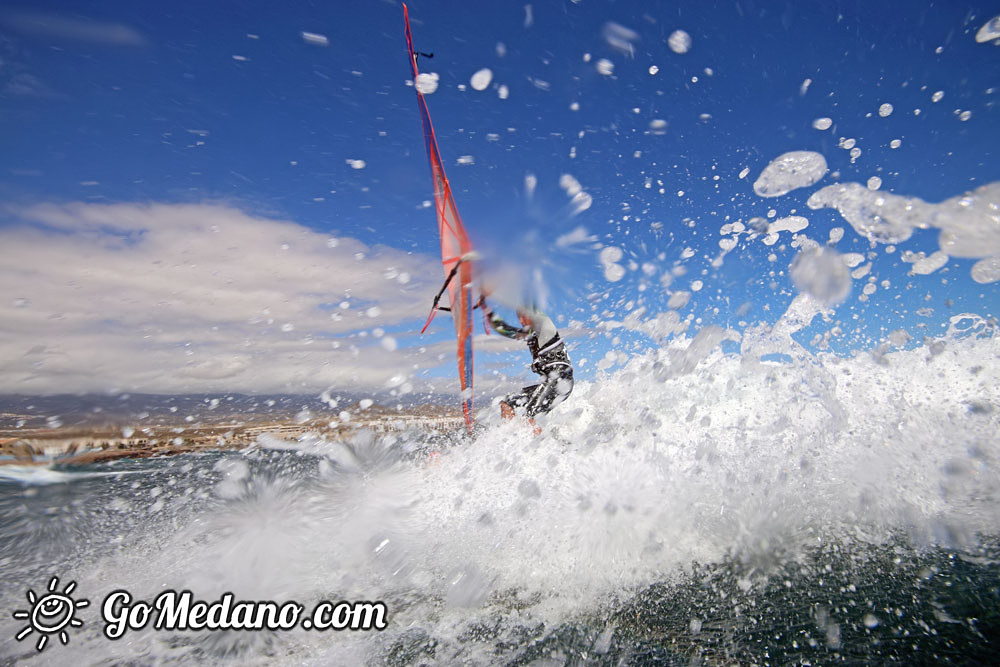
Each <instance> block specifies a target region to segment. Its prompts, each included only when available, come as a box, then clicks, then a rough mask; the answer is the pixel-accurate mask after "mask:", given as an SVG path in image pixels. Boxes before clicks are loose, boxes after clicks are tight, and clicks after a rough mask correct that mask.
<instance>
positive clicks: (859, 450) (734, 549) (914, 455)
mask: <svg viewBox="0 0 1000 667" xmlns="http://www.w3.org/2000/svg"><path fill="white" fill-rule="evenodd" d="M837 261H838V262H839V261H840V260H839V259H838V260H837ZM841 266H843V264H842V263H841ZM822 312H823V307H822V306H820V305H819V304H817V303H816V302H813V301H811V300H810V298H809V297H805V296H802V297H799V298H797V299H796V300H795V301H793V304H792V306H791V307H790V308H789V310H788V312H786V313H785V315H784V316H783V317H782V318H780V319H779V321H778V322H777V323H776V324H775V325H774V326H773V327H767V326H761V327H756V328H751V329H749V330H748V331H747V332H746V333H745V334H744V335H743V336H742V337H740V336H739V335H738V334H736V333H735V332H732V331H726V330H724V329H721V328H719V327H705V328H703V329H702V330H701V331H700V332H699V333H698V334H697V335H696V336H695V337H694V338H690V339H689V338H687V337H685V336H684V335H680V336H678V337H677V338H675V339H673V340H672V341H671V342H669V343H668V344H666V345H665V346H663V347H660V348H657V349H653V350H651V351H649V352H647V353H645V354H642V355H639V356H637V357H635V358H633V359H631V360H630V361H629V362H628V363H627V364H626V365H625V366H624V367H623V368H622V369H621V370H619V371H617V372H615V373H614V374H611V375H609V376H606V377H604V378H603V379H601V380H600V381H597V382H583V383H579V384H578V387H577V389H576V390H575V392H574V394H573V401H572V402H570V403H567V404H565V405H564V406H561V407H560V409H559V410H556V411H554V412H553V413H551V414H550V415H549V416H547V417H540V418H539V421H540V422H541V423H542V424H543V426H544V429H545V433H544V435H542V436H541V437H538V438H532V437H531V435H530V433H529V432H528V431H526V430H525V428H524V427H523V426H522V425H521V424H518V423H500V422H498V421H497V418H496V417H493V416H490V415H487V414H484V415H482V416H481V418H482V419H481V421H482V422H483V424H484V425H485V428H484V429H483V431H482V432H481V433H480V434H479V435H478V436H477V437H476V438H475V439H473V440H471V441H462V440H461V439H460V438H459V439H446V440H443V441H442V440H437V441H436V440H434V439H433V438H432V437H430V436H428V435H426V434H421V433H415V432H412V433H403V434H401V435H389V436H380V437H376V436H374V435H373V434H371V433H367V432H360V433H359V434H357V435H356V436H354V437H353V438H352V439H349V440H346V441H343V442H327V441H324V440H322V439H320V438H318V437H317V436H308V437H305V438H303V439H302V440H300V441H299V442H297V443H282V442H281V441H277V440H268V439H262V440H261V442H260V443H259V444H258V445H257V446H256V447H253V448H251V449H250V450H247V451H245V452H243V453H242V454H235V455H226V456H210V457H188V458H176V459H170V460H166V461H144V462H127V463H123V464H120V465H117V464H116V465H110V466H105V467H104V472H106V473H110V474H111V475H112V476H111V477H103V478H100V479H101V480H102V481H101V482H100V484H98V483H97V482H96V481H95V478H93V477H88V476H87V475H88V473H64V474H65V475H68V476H71V477H73V480H72V481H68V480H67V479H62V478H60V479H51V478H49V477H46V475H48V473H45V472H39V473H38V474H37V475H36V474H34V473H33V472H32V471H24V472H23V473H22V474H21V476H20V477H19V478H17V480H16V481H11V480H9V481H8V482H5V483H4V484H3V485H2V487H0V493H2V496H0V497H2V502H3V507H2V509H3V517H4V523H3V527H4V539H5V540H8V541H9V540H13V541H14V543H16V544H17V545H19V546H18V551H17V554H16V556H14V557H8V558H6V559H5V560H4V562H3V563H0V568H2V576H3V577H4V580H5V581H7V582H12V584H13V583H16V584H17V585H11V586H7V587H5V594H4V602H7V603H9V602H10V600H11V599H12V597H14V596H15V595H19V594H20V591H19V590H18V588H19V586H20V584H22V583H23V582H28V581H29V580H30V578H31V577H32V576H33V575H36V574H37V573H38V572H40V571H42V570H45V569H47V568H51V567H57V568H64V570H63V571H64V572H66V573H67V574H69V573H72V576H74V577H75V578H76V579H77V580H78V581H79V585H80V590H82V591H83V590H86V591H102V590H105V589H107V590H108V591H110V590H112V589H114V588H125V589H127V590H129V591H131V592H132V593H133V594H134V595H135V596H136V597H139V598H145V599H152V598H153V596H154V595H155V594H156V592H157V591H159V590H162V589H163V588H174V589H177V590H181V589H189V590H194V591H197V592H198V595H199V596H201V598H202V599H216V597H217V596H218V595H221V594H222V593H223V592H225V591H238V593H239V596H240V597H242V598H245V599H272V600H289V599H294V600H297V601H299V602H300V603H304V604H307V605H308V604H311V603H313V602H315V601H318V600H320V599H331V600H333V599H371V600H376V599H377V600H382V601H385V602H386V604H387V605H388V607H389V609H390V612H391V614H392V623H391V629H390V630H387V631H385V632H384V633H382V634H379V635H351V636H348V635H343V634H338V635H336V636H322V637H321V636H318V635H316V634H313V635H310V634H309V633H296V632H293V633H288V634H282V635H260V636H251V635H249V634H239V633H237V634H225V633H223V634H212V633H204V634H200V635H199V634H189V635H184V636H183V637H180V636H178V641H172V640H170V639H169V638H168V637H167V636H166V635H163V634H162V633H156V632H153V631H150V630H145V631H138V632H136V633H135V635H134V637H133V638H134V640H135V641H133V642H130V643H122V642H115V643H113V642H107V641H105V640H103V639H102V638H101V637H99V635H98V630H97V627H98V621H97V618H96V616H95V615H91V616H90V617H89V618H87V619H85V620H86V621H88V626H89V630H88V631H87V632H86V633H83V634H81V636H79V637H76V638H75V639H74V641H75V642H77V643H76V644H75V647H76V651H77V652H76V653H75V657H74V660H75V661H79V659H80V657H81V655H82V656H83V659H84V660H85V661H88V662H97V661H100V660H107V659H112V660H122V659H125V660H140V661H143V660H156V661H162V660H167V661H177V662H184V661H187V660H191V659H213V660H218V659H222V658H223V657H225V656H227V655H231V656H243V658H241V659H248V658H251V657H253V656H258V657H259V658H253V659H254V660H256V659H261V660H263V659H264V656H268V657H267V660H268V661H272V660H277V661H278V662H293V661H294V662H298V661H300V658H298V657H296V656H298V655H299V654H300V652H301V651H307V652H308V654H310V655H312V656H314V659H315V660H317V661H318V663H319V662H324V661H325V662H329V661H335V662H343V661H352V662H356V661H369V662H370V661H381V660H383V659H388V657H387V656H389V655H390V654H392V655H396V657H397V658H400V655H401V654H400V652H402V654H407V651H410V650H414V651H417V653H418V654H419V655H423V658H420V659H421V660H423V659H430V658H433V659H434V661H437V662H440V663H442V664H448V663H450V662H452V661H453V660H454V659H458V656H464V657H463V658H462V659H463V660H469V661H471V662H473V663H487V662H490V661H491V660H493V659H494V658H495V657H496V655H497V654H496V653H495V651H496V650H497V649H496V648H495V647H493V644H492V643H491V642H489V641H485V642H484V641H483V639H482V638H481V637H480V638H478V639H477V638H476V637H477V634H476V633H477V632H479V630H476V628H480V629H482V628H485V627H491V628H493V630H491V631H490V632H491V633H492V634H491V635H490V636H494V637H500V636H504V637H510V636H514V635H516V634H517V632H519V630H518V628H521V629H522V630H520V631H521V632H523V631H524V628H528V627H534V628H535V630H533V631H532V634H531V636H537V637H546V636H548V634H547V633H549V632H552V631H553V629H555V628H562V627H565V624H567V623H576V622H580V621H581V619H588V618H591V619H593V618H597V617H601V615H602V614H605V613H606V611H602V610H607V609H609V605H610V608H611V609H617V608H618V607H617V606H616V605H619V604H622V602H616V601H628V600H632V601H631V602H625V604H626V605H639V607H638V608H639V609H640V610H641V609H643V607H642V604H644V603H643V602H642V600H644V599H647V598H648V596H649V595H654V597H655V594H654V593H653V591H654V590H656V589H655V588H649V587H650V586H654V585H657V584H658V582H670V581H676V582H683V581H685V580H686V579H685V577H686V576H687V575H686V574H685V573H686V572H690V568H691V567H692V565H693V564H695V563H700V564H702V565H703V566H709V567H711V568H717V567H718V568H722V569H712V570H711V571H712V572H716V575H712V576H723V574H722V573H724V572H725V571H727V570H726V568H735V570H734V571H735V572H736V574H735V575H734V576H735V577H736V579H734V581H737V583H738V582H743V581H744V580H745V581H746V584H745V585H744V584H743V583H739V585H738V586H736V589H737V590H736V593H737V594H740V595H749V594H751V591H752V589H759V590H761V591H763V590H764V589H766V586H765V585H764V584H761V583H760V581H759V580H758V579H755V577H757V578H759V577H761V576H763V577H765V579H766V577H767V576H768V574H767V573H768V571H769V568H771V567H779V565H777V563H782V564H785V565H780V567H786V566H787V564H788V563H793V562H805V561H803V560H802V559H806V561H807V560H808V558H809V556H808V553H810V551H809V550H810V549H813V548H815V547H816V546H817V545H821V544H837V543H842V544H845V545H847V544H854V545H855V546H853V547H850V549H858V550H861V551H862V552H863V551H864V550H865V549H869V548H871V549H881V548H883V547H884V545H886V544H891V543H892V542H893V541H894V540H896V539H898V538H899V537H900V536H901V535H902V536H904V537H905V539H906V540H908V541H910V542H911V543H913V544H916V545H934V544H937V545H944V546H946V547H948V548H957V549H966V550H969V549H972V550H974V549H975V548H976V545H977V544H978V538H977V535H989V534H991V533H992V531H995V529H996V526H997V525H998V523H997V522H998V520H1000V481H998V480H1000V474H998V473H1000V470H998V469H997V466H998V465H1000V459H998V457H997V455H996V451H995V434H996V432H997V427H998V415H1000V390H998V387H1000V367H998V366H997V365H996V364H992V365H986V366H984V365H983V363H982V360H983V359H996V358H997V356H998V355H1000V347H998V341H1000V338H998V337H997V336H996V335H995V330H994V327H993V325H992V324H990V323H989V322H987V321H986V320H983V319H981V318H978V317H976V316H972V315H966V316H960V317H956V318H953V320H952V322H951V327H950V330H949V332H948V333H947V334H946V335H945V336H943V337H941V338H939V339H935V340H933V341H928V342H927V344H925V345H923V346H920V347H916V348H913V349H905V350H899V351H895V352H891V351H887V352H886V353H885V354H882V355H880V356H873V355H869V354H862V355H859V356H856V357H853V358H850V359H842V358H836V357H833V356H824V355H820V356H814V355H812V354H810V353H809V352H807V351H806V350H805V348H803V347H802V346H801V345H799V344H798V343H796V342H795V340H794V338H793V335H795V334H796V332H798V331H800V330H801V329H802V328H804V327H806V326H808V325H809V323H810V322H811V321H812V319H813V318H814V317H815V316H816V315H817V314H821V313H822ZM726 340H739V342H740V346H741V354H739V355H735V354H729V353H725V352H723V350H722V348H721V347H720V344H721V343H723V342H724V341H726ZM776 355H777V357H782V356H783V357H784V358H785V359H786V361H774V360H771V359H774V358H777V357H776ZM623 405H628V409H627V410H623V409H621V408H622V406H623ZM272 447H278V448H279V449H272ZM288 447H291V448H292V450H293V451H291V452H289V451H286V449H287V448H288ZM428 448H435V449H441V448H443V450H442V451H443V453H442V454H441V455H440V456H439V457H436V458H435V459H434V463H433V464H432V465H427V464H426V463H425V461H426V458H425V455H424V454H421V452H424V451H427V449H428ZM296 451H297V452H298V453H297V454H296ZM139 471H141V472H142V476H141V478H137V477H136V476H134V475H129V474H128V473H129V472H139ZM154 493H155V494H156V496H157V498H158V500H159V502H158V503H157V505H158V507H156V509H155V510H154V509H150V508H149V507H147V506H145V505H142V504H138V503H136V504H133V502H132V500H131V499H132V498H142V497H144V496H149V495H150V494H154ZM109 508H110V509H111V512H110V514H109V512H108V509H109ZM18 516H20V517H23V518H22V519H16V518H15V517H18ZM845 548H846V547H845ZM910 548H912V547H910ZM779 552H780V553H781V554H782V556H781V557H780V558H777V559H776V557H775V555H776V554H777V553H779ZM914 553H916V552H914ZM859 557H862V556H859ZM914 557H916V556H914ZM734 559H735V560H734ZM726 563H729V565H725V564H726ZM741 563H742V564H741ZM768 563H772V565H768ZM713 564H714V565H713ZM740 572H742V573H743V574H740ZM830 576H831V577H833V576H835V575H834V574H831V575H830ZM754 581H758V583H754ZM796 581H798V582H799V583H798V584H796V585H800V584H802V582H801V581H799V580H798V579H797V580H796ZM720 586H721V584H720ZM643 591H645V592H643ZM637 594H639V597H638V598H634V599H633V598H632V596H634V595H637ZM761 594H763V593H761ZM643 596H647V597H643ZM697 599H703V596H702V598H697ZM647 601H648V600H647ZM689 602H690V603H691V604H694V602H691V601H689ZM650 604H652V603H651V602H650ZM92 612H93V614H96V610H92ZM614 613H617V612H614ZM641 613H645V612H641ZM824 613H826V612H824ZM831 613H832V612H831ZM595 615H596V616H595ZM640 615H641V614H640ZM660 618H661V620H662V618H665V617H660ZM831 618H832V616H831ZM859 619H860V615H859ZM583 622H584V623H585V625H586V624H588V623H590V624H593V623H595V622H596V621H593V620H591V621H586V620H584V621H583ZM679 622H680V625H681V626H682V627H681V630H680V631H683V632H682V633H683V634H684V635H685V636H692V637H702V626H700V625H699V623H701V621H700V620H697V619H696V621H692V620H690V618H684V619H682V621H679ZM834 623H835V621H834V620H828V621H823V623H821V624H820V626H821V627H822V628H825V629H824V630H823V632H822V633H820V636H826V635H829V634H830V633H833V632H834V630H832V629H830V628H832V627H833V624H834ZM8 624H9V623H8ZM588 627H591V626H588ZM593 627H595V628H598V629H595V630H594V631H593V632H595V633H596V634H594V636H593V637H592V638H591V640H588V641H591V646H593V645H594V642H596V641H597V639H598V638H599V635H600V631H599V628H600V627H601V625H600V623H598V625H596V626H593ZM845 627H846V626H845ZM838 628H839V626H838ZM3 629H7V627H6V625H5V626H3ZM636 631H638V630H636ZM680 631H679V632H680ZM588 632H589V631H588ZM605 632H607V630H605ZM610 632H611V633H612V635H613V634H614V632H615V631H614V630H611V631H610ZM705 632H706V633H707V634H706V635H705V636H704V637H703V639H705V638H707V637H710V636H712V635H711V632H709V631H708V630H705ZM836 632H840V630H839V629H838V630H837V631H836ZM843 632H848V630H847V629H845V630H844V631H843ZM470 633H471V634H470ZM539 633H540V634H539ZM823 633H826V635H824V634H823ZM588 636H589V635H588ZM838 636H839V637H840V638H839V640H838V641H839V642H840V644H846V643H849V642H848V635H838ZM609 637H611V635H608V637H606V638H605V639H606V640H607V642H606V643H607V646H606V647H605V649H606V650H609V651H610V650H612V643H611V641H610V639H609ZM828 638H829V637H828ZM553 641H554V640H553ZM560 641H562V640H560ZM619 641H624V640H619ZM692 641H694V640H692ZM694 643H695V644H697V641H695V642H694ZM831 643H836V642H826V643H825V644H824V645H829V644H831ZM614 645H615V646H618V644H614ZM428 646H430V647H432V648H433V649H434V650H433V651H432V652H431V653H429V654H428V653H426V652H425V651H426V650H429V649H428ZM421 647H423V648H421ZM418 649H419V650H418ZM522 650H524V647H523V646H521V645H520V644H518V643H517V642H514V644H512V645H511V646H509V647H508V648H507V649H506V653H501V655H507V656H508V657H511V656H513V655H516V654H518V653H519V652H520V651H522ZM422 651H424V653H421V652H422ZM525 655H527V654H525ZM24 657H26V658H27V657H30V656H24ZM47 657H48V656H47ZM416 659H417V656H411V658H409V659H405V660H403V659H401V658H400V661H399V662H398V664H408V663H409V662H411V660H416ZM418 661H419V660H418ZM318 663H317V664H318Z"/></svg>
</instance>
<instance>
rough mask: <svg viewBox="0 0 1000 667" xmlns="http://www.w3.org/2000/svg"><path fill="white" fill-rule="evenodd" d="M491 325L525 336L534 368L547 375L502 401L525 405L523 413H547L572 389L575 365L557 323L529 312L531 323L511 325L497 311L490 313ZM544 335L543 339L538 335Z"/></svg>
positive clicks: (503, 333) (510, 334) (511, 335)
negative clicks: (523, 325)
mask: <svg viewBox="0 0 1000 667" xmlns="http://www.w3.org/2000/svg"><path fill="white" fill-rule="evenodd" d="M489 318H490V325H492V327H493V329H494V330H495V331H496V332H497V333H498V334H500V335H501V336H506V337H507V338H514V339H516V340H524V341H525V342H527V344H528V350H529V351H530V352H531V370H532V371H533V372H535V373H538V374H539V375H541V376H542V377H543V378H544V379H543V381H542V382H541V384H533V385H531V386H530V387H524V388H523V389H521V391H519V392H517V393H514V394H508V395H507V396H505V397H504V399H503V401H504V403H506V404H507V405H509V406H511V407H512V408H514V409H515V410H516V409H519V408H523V410H524V414H525V415H526V416H528V417H534V416H535V415H537V414H540V413H545V412H548V411H549V410H551V409H552V408H554V407H555V406H556V405H558V404H559V403H562V402H563V401H564V400H566V397H567V396H569V395H570V392H572V391H573V366H572V365H571V364H570V361H569V354H568V353H567V352H566V345H565V344H564V343H563V341H562V339H561V338H560V337H559V332H558V331H556V328H555V325H554V324H552V320H550V319H549V318H548V317H547V316H546V315H545V314H544V313H540V312H537V311H536V312H534V313H532V314H531V315H529V319H531V325H530V326H527V327H524V328H523V329H519V328H516V327H512V326H510V325H509V324H507V323H506V322H504V321H503V320H501V319H500V318H499V317H497V316H496V315H495V314H494V313H492V312H490V313H489ZM540 337H541V338H544V341H542V340H539V338H540Z"/></svg>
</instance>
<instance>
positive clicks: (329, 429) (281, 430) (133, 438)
mask: <svg viewBox="0 0 1000 667" xmlns="http://www.w3.org/2000/svg"><path fill="white" fill-rule="evenodd" d="M462 423H464V422H463V421H462V418H461V417H460V416H452V415H413V414H406V415H403V414H393V415H372V416H371V417H370V418H368V419H363V420H362V419H358V420H356V421H350V422H329V421H321V420H310V421H306V422H302V421H301V420H296V419H295V418H294V417H288V418H286V419H274V418H270V419H267V420H252V419H251V420H248V421H233V422H227V423H215V424H202V423H196V424H188V425H179V424H157V425H151V426H145V427H142V428H138V429H136V428H133V427H131V426H118V425H111V424H109V425H104V426H99V427H92V428H81V427H73V426H67V427H60V428H55V429H51V428H39V429H18V430H12V431H0V466H6V465H19V466H24V465H29V466H31V465H36V466H47V465H56V464H58V465H71V466H72V465H88V464H92V463H102V462H106V461H115V460H118V459H123V458H150V457H156V456H175V455H178V454H190V453H196V452H210V451H232V450H239V449H244V448H246V447H249V446H250V445H253V444H254V443H256V442H257V440H258V438H260V436H262V435H269V436H274V437H278V438H281V439H283V440H298V439H300V438H301V437H302V436H304V435H306V434H316V435H319V436H322V437H326V438H329V439H331V440H341V439H343V438H345V437H350V436H351V435H353V434H354V433H357V432H359V431H363V430H368V431H374V432H376V433H390V432H396V431H406V430H410V429H414V428H419V429H430V430H450V429H452V428H459V427H460V426H461V424H462Z"/></svg>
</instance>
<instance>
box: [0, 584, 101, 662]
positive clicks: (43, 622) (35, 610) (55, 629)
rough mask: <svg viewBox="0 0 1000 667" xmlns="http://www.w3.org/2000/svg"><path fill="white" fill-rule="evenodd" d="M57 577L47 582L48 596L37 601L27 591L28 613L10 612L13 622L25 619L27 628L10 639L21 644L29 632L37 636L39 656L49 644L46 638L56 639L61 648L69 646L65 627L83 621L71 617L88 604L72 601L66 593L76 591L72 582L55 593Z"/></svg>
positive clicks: (33, 594)
mask: <svg viewBox="0 0 1000 667" xmlns="http://www.w3.org/2000/svg"><path fill="white" fill-rule="evenodd" d="M58 587H59V577H52V581H50V582H49V592H48V593H46V594H45V595H43V596H42V597H38V596H37V595H35V592H34V591H33V590H31V589H29V590H28V602H30V603H31V609H30V610H28V611H23V610H18V611H15V612H14V618H17V619H28V625H27V626H25V627H24V628H22V629H21V631H20V632H18V633H17V636H15V637H14V639H16V640H17V641H21V640H22V639H24V638H25V637H27V636H28V635H30V634H31V633H32V632H33V631H35V632H38V634H39V635H41V636H40V637H39V638H38V644H36V645H35V648H36V649H38V651H39V652H41V651H42V649H44V648H45V645H46V644H47V643H48V641H49V635H55V634H58V635H59V639H60V640H61V641H62V643H63V644H68V643H69V634H68V633H67V632H66V628H67V627H68V626H74V627H79V626H81V625H83V621H81V620H80V619H78V618H76V617H75V616H74V614H75V613H76V610H77V609H81V608H83V607H86V606H87V605H89V604H90V600H74V599H73V598H71V597H70V593H72V592H73V589H74V588H76V582H75V581H71V582H70V583H69V585H68V586H66V588H65V589H63V591H62V592H60V591H58V590H57V589H58Z"/></svg>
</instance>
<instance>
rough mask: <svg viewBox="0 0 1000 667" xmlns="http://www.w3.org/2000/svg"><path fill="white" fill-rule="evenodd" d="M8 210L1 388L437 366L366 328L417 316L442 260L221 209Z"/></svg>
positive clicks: (348, 383)
mask: <svg viewBox="0 0 1000 667" xmlns="http://www.w3.org/2000/svg"><path fill="white" fill-rule="evenodd" d="M0 216H2V218H3V223H2V226H0V246H2V247H3V248H4V262H3V264H2V265H0V360H3V361H2V362H0V392H19V393H62V392H86V391H97V392H104V391H116V390H117V391H142V392H153V393H184V392H192V393H193V392H202V391H240V392H251V393H257V392H310V391H317V392H318V391H321V390H322V389H324V388H326V387H329V386H331V385H336V386H337V387H338V388H341V389H343V390H348V391H349V390H364V389H377V388H382V387H384V384H385V382H386V380H387V379H388V378H389V377H391V376H393V375H396V374H399V373H403V374H411V373H414V372H415V370H414V365H416V366H417V367H419V368H429V367H434V366H437V365H441V364H443V363H444V362H441V361H439V360H438V359H436V358H434V357H431V356H430V355H428V354H420V353H419V352H418V351H417V350H416V348H413V347H405V346H404V345H403V344H402V341H405V340H407V336H406V335H405V333H402V334H400V333H397V332H393V335H394V336H395V338H396V339H397V340H400V341H401V344H400V346H399V347H398V348H397V349H396V350H387V349H385V348H384V347H381V346H380V345H379V341H378V340H376V339H375V338H374V337H372V336H366V337H362V336H360V335H359V334H360V333H361V332H365V331H369V330H371V329H372V328H374V327H382V328H390V327H393V326H395V325H399V324H405V325H406V326H410V325H411V324H412V325H413V326H414V327H415V328H419V322H420V321H421V320H422V318H423V317H424V316H425V315H426V313H427V308H428V306H429V303H428V301H429V297H428V296H427V295H429V294H430V293H431V292H432V291H433V289H434V288H435V287H436V286H437V283H438V281H439V280H440V277H439V275H440V272H441V266H440V264H439V263H438V262H437V260H436V259H432V258H429V257H424V256H416V255H411V254H408V253H406V252H404V251H400V250H397V249H394V248H389V247H385V246H367V245H365V244H364V243H362V242H360V241H358V240H356V239H352V238H344V237H340V238H338V239H337V242H336V243H330V236H329V235H327V234H322V233H319V232H317V231H315V230H312V229H309V228H307V227H304V226H301V225H299V224H296V223H294V222H291V221H287V220H276V219H270V218H264V217H260V216H255V215H251V214H248V213H246V212H243V211H241V210H238V209H236V208H233V207H230V206H223V205H210V204H148V205H145V204H110V205H104V204H85V203H71V204H64V205H52V204H43V205H36V206H30V207H21V208H12V207H8V208H6V209H3V210H2V211H0ZM399 275H407V276H412V279H409V280H408V281H400V280H398V279H396V278H395V277H398V276H399ZM425 297H426V298H425ZM345 301H346V302H347V303H348V307H347V308H341V307H340V304H342V303H343V302H345ZM374 307H377V308H378V312H379V316H378V318H377V319H372V318H370V317H367V316H366V313H367V312H369V311H370V310H371V309H372V308H374ZM288 325H291V326H288ZM412 342H416V341H412ZM447 361H448V362H450V359H449V360H447Z"/></svg>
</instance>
